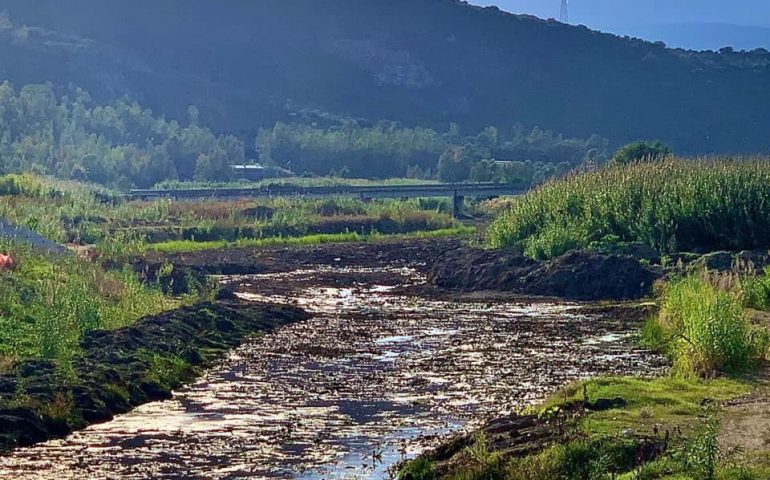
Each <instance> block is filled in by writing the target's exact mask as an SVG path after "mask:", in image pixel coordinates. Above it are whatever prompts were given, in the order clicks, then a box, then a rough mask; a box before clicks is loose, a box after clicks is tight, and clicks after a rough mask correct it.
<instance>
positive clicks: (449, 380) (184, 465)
mask: <svg viewBox="0 0 770 480" xmlns="http://www.w3.org/2000/svg"><path fill="white" fill-rule="evenodd" d="M341 279H342V280H341ZM222 282H224V283H227V284H230V285H231V286H233V287H234V288H235V289H236V290H237V291H239V292H241V293H240V295H241V296H242V297H243V298H244V299H246V300H249V301H280V302H284V303H293V304H298V305H300V306H303V307H304V308H306V309H307V310H308V311H310V312H311V313H312V314H313V317H312V318H311V319H310V320H308V321H306V322H303V323H300V324H295V325H291V326H287V327H284V328H282V329H280V330H278V331H276V332H274V333H272V334H270V335H265V336H261V337H256V338H254V339H253V340H251V341H249V342H248V343H246V344H245V345H243V346H242V347H241V348H239V349H237V350H236V351H234V352H232V354H231V355H230V356H229V357H228V358H227V359H225V360H224V361H222V362H221V363H219V364H218V365H216V366H215V367H213V368H212V369H210V370H209V371H208V372H207V373H206V374H205V375H204V376H203V377H202V378H201V379H200V380H199V381H197V382H196V383H194V384H193V385H191V386H189V387H187V388H184V389H182V390H180V391H178V392H175V394H174V398H173V399H171V400H169V401H164V402H155V403H150V404H147V405H144V406H142V407H140V408H137V409H136V410H134V411H132V412H131V413H128V414H126V415H122V416H119V417H116V418H115V419H114V420H112V421H110V422H108V423H104V424H101V425H94V426H92V427H90V428H88V429H86V430H83V431H81V432H77V433H75V434H73V435H71V436H69V437H68V438H66V439H64V440H56V441H51V442H48V443H45V444H41V445H38V446H35V447H31V448H25V449H20V450H17V451H16V452H14V453H13V454H12V455H10V456H7V457H2V458H0V477H2V478H21V479H47V480H54V479H55V480H60V479H70V478H71V479H79V480H80V479H114V478H126V479H140V478H141V479H145V478H169V479H170V478H217V479H219V478H286V479H289V478H292V479H307V480H321V479H327V480H333V479H348V478H350V479H353V478H360V479H387V478H390V477H391V475H392V468H393V466H394V465H395V464H396V463H398V462H399V461H401V460H403V459H405V458H411V457H413V456H415V455H416V454H418V453H420V452H421V451H424V450H425V449H427V448H430V447H431V446H433V445H435V444H436V443H437V441H438V440H439V439H440V438H441V437H442V436H445V435H447V434H449V433H452V432H456V431H461V430H463V429H469V428H473V427H475V426H478V425H479V424H480V422H482V421H483V420H484V419H489V418H492V417H494V416H499V415H503V414H506V413H510V412H511V411H513V410H516V409H518V408H520V407H523V406H526V405H530V404H532V403H534V402H537V401H538V400H541V399H542V398H543V397H544V396H546V395H547V394H548V393H549V392H551V391H553V390H554V389H555V388H558V387H559V386H561V385H563V384H565V383H567V382H569V381H572V380H575V379H579V378H586V377H591V376H596V375H604V374H627V373H636V374H640V375H653V374H656V373H660V371H661V369H662V368H664V367H663V364H662V361H661V359H660V358H658V357H656V356H654V355H651V354H649V353H647V352H644V351H642V350H639V349H638V348H636V347H635V346H634V342H633V339H632V338H630V336H629V335H630V333H631V331H632V330H633V326H632V325H628V324H625V323H624V322H622V321H611V320H606V319H602V318H600V317H595V316H590V315H583V314H580V313H579V311H578V310H576V309H575V306H573V305H569V304H556V303H531V302H514V301H481V300H479V301H462V302H451V301H446V300H442V299H437V298H430V297H426V296H422V295H416V294H414V295H413V294H411V293H410V287H416V286H418V285H419V284H421V283H422V282H424V278H422V277H421V276H420V275H419V274H417V273H416V272H415V271H414V270H411V269H408V268H393V269H378V270H368V269H342V268H333V267H319V268H316V269H308V270H298V271H295V272H291V273H283V274H269V275H255V276H247V277H228V278H222Z"/></svg>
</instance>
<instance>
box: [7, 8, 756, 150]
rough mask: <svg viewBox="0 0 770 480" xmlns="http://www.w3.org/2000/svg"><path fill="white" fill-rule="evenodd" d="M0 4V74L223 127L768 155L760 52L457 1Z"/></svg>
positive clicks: (245, 131)
mask: <svg viewBox="0 0 770 480" xmlns="http://www.w3.org/2000/svg"><path fill="white" fill-rule="evenodd" d="M0 11H5V12H6V13H7V17H6V18H7V20H6V22H3V23H2V25H5V26H4V27H2V28H0V53H2V54H3V55H4V56H5V58H7V59H8V61H7V62H4V64H3V65H1V66H0V74H2V76H3V77H4V78H8V79H10V80H12V81H13V82H14V83H17V84H24V83H39V82H46V81H53V82H54V83H55V84H56V85H59V86H67V85H76V86H81V87H83V88H85V89H87V90H88V91H89V92H91V93H92V95H94V96H95V97H97V98H115V97H129V98H135V99H138V100H139V101H141V102H142V103H143V104H144V105H146V106H149V107H151V108H152V109H153V110H155V111H157V112H161V113H164V114H166V115H168V116H170V117H172V118H180V119H183V118H184V117H185V116H186V112H187V107H188V106H189V105H192V104H195V105H197V106H198V107H199V108H200V110H201V113H202V115H203V116H204V117H205V118H206V119H207V120H208V122H207V123H209V124H211V125H213V126H214V127H215V128H216V129H218V130H220V131H229V132H237V133H241V134H243V135H247V134H252V133H254V132H255V131H256V130H258V129H259V128H260V127H266V126H271V125H272V123H274V122H275V121H292V119H294V118H296V116H297V113H298V112H302V111H314V110H315V111H319V112H324V113H330V114H334V115H341V116H349V117H353V118H362V119H366V120H368V121H372V122H374V121H377V120H380V119H389V120H394V121H398V122H400V123H402V124H405V125H425V126H431V127H434V128H441V129H446V128H448V126H449V124H450V123H452V122H455V123H458V124H460V125H461V126H462V128H463V129H464V130H465V131H478V130H479V129H481V128H483V127H484V126H487V125H497V126H501V127H509V126H510V125H512V124H514V123H517V122H520V123H523V124H525V125H529V126H541V127H543V128H548V129H552V130H555V131H559V132H562V133H564V134H565V135H570V136H581V137H585V136H588V135H591V134H594V133H598V134H600V135H602V136H605V137H608V138H610V139H611V140H612V142H613V144H620V143H624V142H627V141H632V140H635V139H638V138H660V139H662V140H663V141H665V142H667V143H670V144H671V145H672V146H674V147H675V148H676V149H677V150H679V151H681V152H683V153H694V154H699V153H727V152H735V153H757V152H761V151H766V150H768V149H770V140H769V139H768V138H767V136H766V135H765V132H766V131H767V130H768V127H770V113H768V112H767V109H766V108H764V105H767V103H768V101H770V88H768V85H770V56H768V55H765V54H762V53H761V52H754V53H736V52H733V53H729V54H720V53H704V52H701V53H696V52H689V51H685V50H681V49H666V48H665V47H664V46H662V45H661V44H658V43H650V42H645V41H642V40H636V39H631V38H624V37H620V36H617V35H612V34H605V33H600V32H595V31H591V30H589V29H588V28H586V27H580V26H568V25H564V24H561V23H559V22H556V21H553V20H542V19H537V18H536V17H531V16H526V15H517V14H511V13H507V12H503V11H502V10H500V9H498V8H496V7H479V6H474V5H469V4H467V3H466V2H461V1H458V0H418V1H407V0H390V1H388V2H384V1H380V0H367V1H353V0H329V1H326V2H324V4H323V7H322V8H319V5H318V3H317V2H314V1H312V0H282V1H278V0H264V1H261V2H254V3H243V2H238V1H235V0H223V1H220V2H213V1H211V0H185V1H181V0H164V1H163V2H153V1H149V0H137V1H135V2H132V3H131V5H130V6H128V5H126V4H125V2H121V1H119V0H99V1H97V0H71V1H68V2H67V3H66V5H63V4H62V2H58V1H56V0H3V1H0ZM84 12H85V13H84ZM9 23H10V25H11V26H10V27H9V26H8V24H9ZM68 42H69V43H68Z"/></svg>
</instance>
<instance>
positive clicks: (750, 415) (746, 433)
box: [719, 367, 770, 460]
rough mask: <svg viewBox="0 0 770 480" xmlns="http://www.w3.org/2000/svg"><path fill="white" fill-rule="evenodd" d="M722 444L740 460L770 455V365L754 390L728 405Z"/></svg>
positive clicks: (722, 446) (721, 433)
mask: <svg viewBox="0 0 770 480" xmlns="http://www.w3.org/2000/svg"><path fill="white" fill-rule="evenodd" d="M719 444H720V446H721V448H722V451H724V452H727V453H730V452H733V453H735V454H736V456H737V457H738V458H736V459H738V460H740V459H741V458H743V459H752V458H757V457H765V458H767V457H768V456H770V367H766V368H765V369H764V370H763V371H762V374H761V376H760V386H759V387H757V389H756V390H755V391H754V392H752V393H751V394H750V395H747V396H746V397H743V398H739V399H737V400H734V401H731V402H729V403H728V404H727V405H726V406H725V409H724V412H723V414H722V423H721V429H720V433H719Z"/></svg>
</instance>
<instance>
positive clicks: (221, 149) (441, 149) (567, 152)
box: [0, 82, 608, 188]
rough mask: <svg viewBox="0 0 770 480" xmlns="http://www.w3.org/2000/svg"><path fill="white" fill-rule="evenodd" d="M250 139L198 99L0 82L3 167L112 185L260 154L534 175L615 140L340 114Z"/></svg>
mask: <svg viewBox="0 0 770 480" xmlns="http://www.w3.org/2000/svg"><path fill="white" fill-rule="evenodd" d="M247 151H248V150H247V148H246V146H245V143H244V141H243V139H242V138H239V137H236V136H233V135H222V134H217V133H214V132H212V130H211V129H209V128H207V127H205V126H203V125H201V119H200V114H199V112H198V110H197V109H196V108H195V107H190V109H189V112H188V118H187V121H186V122H179V121H177V120H169V119H166V118H164V117H163V116H158V115H155V114H154V113H153V112H152V111H151V110H149V109H146V108H143V107H142V106H140V105H139V104H138V103H136V102H131V101H127V100H119V101H116V102H113V103H110V104H104V105H102V104H98V103H97V102H95V101H94V100H93V99H92V98H91V97H90V96H89V95H88V93H87V92H85V91H83V90H80V89H74V90H72V91H70V93H68V94H67V95H62V96H57V94H56V92H55V90H54V88H53V86H52V85H50V84H43V85H27V86H24V87H22V88H20V89H18V90H17V89H15V88H14V87H13V86H12V85H11V84H9V83H8V82H6V83H3V84H0V171H1V172H2V173H11V172H19V171H32V172H37V173H41V174H47V175H54V176H57V177H59V178H65V179H75V180H80V181H86V182H92V183H99V184H103V185H107V186H110V187H115V188H131V187H140V188H147V187H151V186H153V185H155V184H157V183H159V182H162V181H165V180H182V181H186V180H199V181H209V180H217V181H226V180H231V179H233V175H234V173H233V171H232V169H231V168H230V165H234V164H244V163H250V162H256V161H259V162H261V163H263V164H265V165H269V166H277V167H281V168H285V169H288V170H291V171H293V172H295V173H296V174H298V175H335V176H342V177H356V178H372V179H378V178H391V177H411V178H420V179H439V180H442V181H447V182H461V181H494V182H507V183H515V184H518V185H521V186H528V185H532V184H536V183H540V182H542V181H543V180H545V179H547V178H550V177H552V176H554V175H559V174H561V173H563V172H566V171H568V170H571V169H573V168H575V167H576V166H578V165H581V164H584V163H586V162H589V163H590V162H603V161H606V160H607V158H608V141H607V140H606V139H603V138H601V137H599V136H597V135H594V136H591V137H590V138H587V139H577V138H565V137H563V136H561V135H559V134H556V133H554V132H550V131H546V130H541V129H539V128H534V129H526V128H524V127H522V126H521V125H515V126H513V127H512V128H510V129H508V130H499V129H497V128H495V127H488V128H485V129H484V130H482V131H481V132H480V133H478V134H475V135H464V134H462V133H461V131H460V128H459V127H458V126H457V125H455V124H452V125H450V126H449V128H448V129H447V130H446V131H445V132H438V131H436V130H433V129H430V128H422V127H402V126H400V125H398V124H396V123H394V122H388V121H381V122H378V123H376V124H366V123H364V122H361V121H353V120H349V119H338V120H337V121H336V122H334V123H333V124H331V125H327V126H324V127H319V126H317V125H314V124H312V123H310V124H308V123H292V124H287V123H280V122H279V123H277V124H275V126H274V127H273V128H270V129H263V130H261V131H260V132H259V134H258V135H257V138H256V141H255V143H254V152H253V156H252V155H249V154H247ZM249 153H252V152H249ZM252 157H253V158H252Z"/></svg>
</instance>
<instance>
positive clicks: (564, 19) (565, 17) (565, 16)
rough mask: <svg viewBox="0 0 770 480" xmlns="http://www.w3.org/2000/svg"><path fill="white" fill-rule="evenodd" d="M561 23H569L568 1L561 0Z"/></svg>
mask: <svg viewBox="0 0 770 480" xmlns="http://www.w3.org/2000/svg"><path fill="white" fill-rule="evenodd" d="M559 20H560V21H561V23H569V0H561V15H560V16H559Z"/></svg>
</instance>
